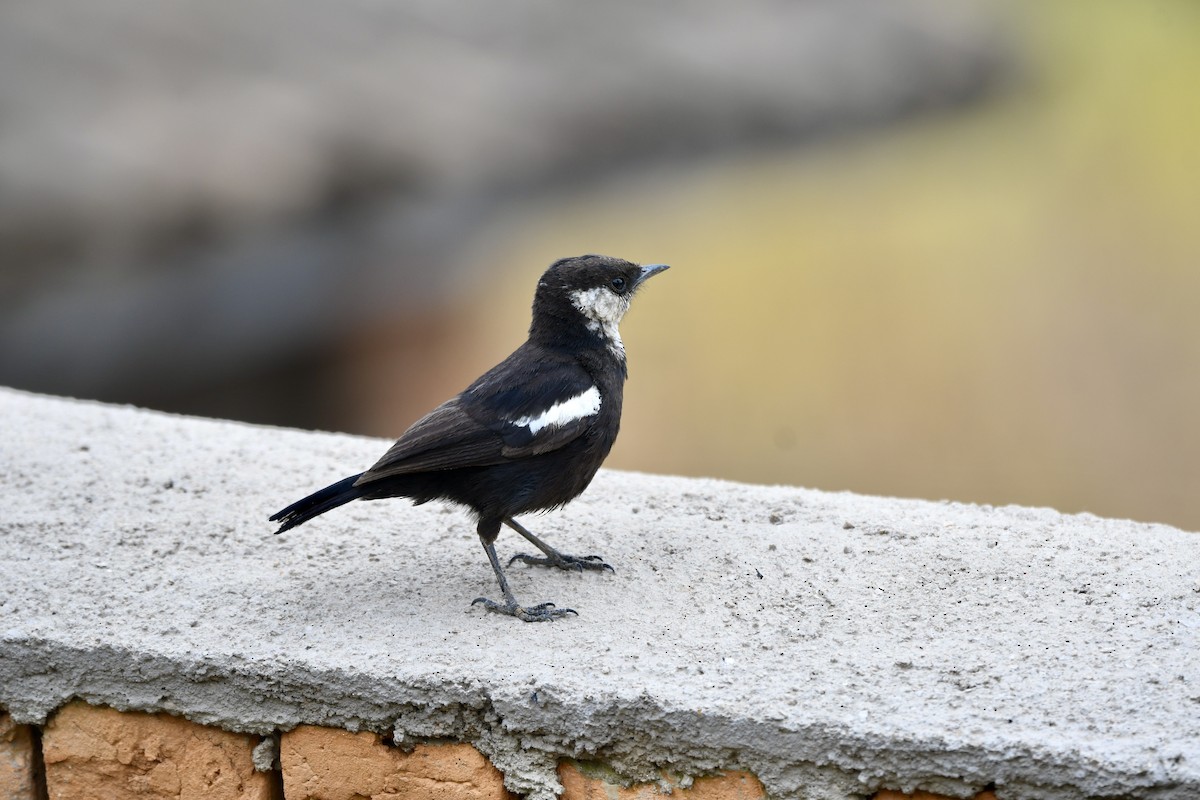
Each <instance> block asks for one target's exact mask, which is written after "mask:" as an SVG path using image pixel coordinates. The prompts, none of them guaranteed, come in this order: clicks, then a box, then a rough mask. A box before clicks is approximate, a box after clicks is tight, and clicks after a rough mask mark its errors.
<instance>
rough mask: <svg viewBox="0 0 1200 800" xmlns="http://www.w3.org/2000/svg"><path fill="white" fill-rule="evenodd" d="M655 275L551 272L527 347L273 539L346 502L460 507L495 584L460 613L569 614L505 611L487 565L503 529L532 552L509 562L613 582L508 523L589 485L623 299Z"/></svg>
mask: <svg viewBox="0 0 1200 800" xmlns="http://www.w3.org/2000/svg"><path fill="white" fill-rule="evenodd" d="M666 269H668V265H666V264H647V265H644V266H643V265H639V264H636V263H634V262H631V261H625V260H623V259H619V258H613V257H610V256H601V255H583V256H577V257H573V258H563V259H560V260H558V261H555V262H554V263H553V264H551V265H550V267H549V268H548V269H547V270H546V271H545V272H544V273H543V274H542V276H541V278H540V279H539V280H538V284H537V289H536V291H535V292H534V298H533V315H532V321H531V322H530V325H529V336H528V338H527V339H526V340H525V342H524V343H523V344H522V345H521V346H519V347H518V348H517V349H516V350H514V351H513V352H512V354H511V355H509V356H508V357H507V358H505V359H504V360H503V361H501V362H500V363H499V364H497V365H496V366H494V367H492V368H491V369H490V370H488V371H487V372H485V373H484V374H483V375H481V376H480V377H479V378H478V379H476V380H475V382H474V383H472V384H471V385H470V386H468V387H467V388H466V389H464V390H463V391H462V392H460V393H459V394H458V395H456V396H454V397H452V398H451V399H449V400H447V401H446V402H444V403H442V404H441V405H440V406H438V407H437V408H435V409H433V410H432V411H430V412H429V413H428V414H426V415H425V416H424V417H421V418H420V419H419V420H417V421H416V422H415V423H413V425H412V426H411V427H410V428H409V429H408V430H407V431H405V432H404V433H403V434H401V436H400V438H399V439H397V440H396V443H395V444H393V445H392V446H391V448H389V449H388V451H387V452H386V453H384V454H383V456H382V457H381V458H380V459H379V460H378V461H377V462H375V464H374V465H373V466H372V467H370V468H369V469H367V470H366V471H365V472H360V473H358V474H356V475H350V476H348V477H346V478H343V479H342V480H340V481H338V482H336V483H333V484H331V485H329V486H326V487H325V488H324V489H321V490H319V491H316V492H313V493H312V494H310V495H308V496H307V497H305V498H303V499H302V500H299V501H297V502H295V503H292V504H291V505H290V506H288V507H287V508H284V509H282V510H281V511H279V512H277V513H275V514H273V515H272V516H271V517H270V521H272V522H278V523H280V525H279V529H278V530H277V531H276V533H277V534H279V533H283V532H284V531H287V530H290V529H291V528H294V527H296V526H297V525H301V524H303V523H305V522H307V521H308V520H310V519H312V518H314V517H316V516H319V515H321V514H324V513H325V512H327V511H330V510H332V509H334V508H337V507H339V506H341V505H344V504H346V503H348V502H350V501H352V500H380V499H384V498H394V497H400V498H408V499H410V500H411V501H412V502H413V503H414V505H420V504H421V503H426V502H429V501H431V500H442V501H449V502H451V503H455V504H458V505H460V506H464V507H465V508H466V509H468V510H469V511H470V512H471V513H472V514H473V515H474V518H475V521H476V533H477V534H478V535H479V539H480V541H481V542H482V544H483V549H484V551H485V552H486V553H487V557H488V561H489V562H490V564H491V566H492V571H493V572H494V573H495V576H496V582H497V583H498V584H499V588H500V593H501V595H502V596H503V600H502V601H499V602H498V601H495V600H491V599H488V598H486V597H478V598H476V599H475V600H474V601H472V603H471V605H472V606H474V605H480V606H483V607H484V608H485V609H486V610H487V611H492V612H496V613H499V614H504V615H507V616H511V617H515V618H517V619H520V620H523V621H525V622H545V621H550V620H555V619H560V618H562V617H564V616H567V615H569V614H574V615H577V613H578V612H576V611H575V610H574V609H572V608H559V607H558V606H556V605H555V604H554V603H550V602H546V603H539V604H537V605H531V606H523V605H521V604H520V603H518V602H517V599H516V597H515V596H514V595H513V592H512V590H511V589H510V588H509V585H508V579H507V578H506V577H505V574H504V570H503V569H502V568H501V566H500V560H499V558H498V557H497V556H496V547H495V542H496V539H497V537H498V536H499V534H500V529H501V526H502V525H506V526H508V527H509V528H511V529H512V530H514V531H516V532H517V533H518V534H520V535H521V536H522V537H524V538H525V539H526V540H528V541H529V543H530V544H532V545H533V546H534V547H536V548H537V549H538V550H539V551H541V553H542V555H541V556H533V555H529V554H526V553H519V554H517V555H515V556H513V557H512V558H511V559H510V560H509V562H508V566H509V567H511V566H512V565H513V563H515V562H517V561H521V562H523V563H525V564H529V565H535V566H546V567H557V568H559V569H567V570H577V571H580V572H582V571H584V570H592V571H602V570H609V571H613V570H612V567H611V566H610V565H609V564H607V563H605V561H604V559H603V558H601V557H600V556H595V555H591V556H573V555H568V554H566V553H562V552H559V551H558V550H556V549H554V548H553V547H551V546H550V545H549V544H547V543H546V542H544V541H542V540H541V539H540V538H538V537H537V536H536V535H534V534H533V533H532V532H530V531H529V530H528V529H526V528H525V526H523V525H522V524H521V523H519V522H518V521H517V520H516V517H517V515H523V514H527V513H530V512H534V511H547V510H551V509H556V508H561V507H562V506H564V505H566V504H567V503H569V502H570V501H571V500H573V499H575V498H576V497H578V496H579V495H580V494H581V493H582V492H583V491H584V489H586V488H587V487H588V484H590V483H591V481H592V478H593V477H595V475H596V472H597V470H599V468H600V465H601V464H602V463H603V461H604V459H605V458H606V457H607V456H608V454H609V451H610V450H611V449H612V446H613V442H615V441H616V438H617V432H618V431H619V429H620V427H621V404H622V399H623V391H624V385H625V379H626V376H627V374H628V370H627V367H626V361H625V345H624V344H623V342H622V341H621V334H620V329H619V325H620V322H621V320H622V318H623V317H624V316H625V313H626V311H628V310H629V304H630V301H631V300H632V299H633V296H634V294H635V293H636V292H637V291H638V290H639V289H640V288H641V287H642V285H643V284H644V283H645V282H646V280H647V279H649V278H650V277H652V276H654V275H657V274H659V273H660V272H663V271H664V270H666Z"/></svg>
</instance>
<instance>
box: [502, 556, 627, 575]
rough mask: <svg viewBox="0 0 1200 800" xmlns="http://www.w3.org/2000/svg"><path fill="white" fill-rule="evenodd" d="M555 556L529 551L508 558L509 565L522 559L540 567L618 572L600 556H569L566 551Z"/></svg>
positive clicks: (577, 570)
mask: <svg viewBox="0 0 1200 800" xmlns="http://www.w3.org/2000/svg"><path fill="white" fill-rule="evenodd" d="M556 555H557V557H555V556H531V555H529V554H528V553H517V554H516V555H515V556H513V557H512V558H510V559H509V560H508V566H510V567H511V566H512V565H513V563H514V562H517V561H520V562H523V563H525V564H534V565H536V566H539V567H558V568H559V569H573V570H575V571H576V572H583V571H584V570H588V569H590V570H595V571H596V572H600V571H601V570H608V571H609V572H611V573H613V574H614V575H615V574H616V572H617V571H616V570H615V569H613V568H612V565H611V564H607V563H605V561H604V559H603V558H601V557H600V556H569V555H567V554H566V553H558V554H556Z"/></svg>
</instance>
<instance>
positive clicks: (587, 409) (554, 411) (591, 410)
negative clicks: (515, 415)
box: [512, 386, 600, 434]
mask: <svg viewBox="0 0 1200 800" xmlns="http://www.w3.org/2000/svg"><path fill="white" fill-rule="evenodd" d="M599 411H600V390H599V389H597V388H596V387H595V386H593V387H592V388H590V389H588V390H587V391H586V392H582V393H580V394H577V395H575V396H574V397H570V398H567V399H566V400H563V401H562V402H560V403H555V404H554V405H552V406H550V407H549V408H548V409H546V410H545V411H543V412H542V413H540V414H530V415H528V416H525V417H521V418H520V419H514V420H513V421H512V424H513V425H520V426H522V427H525V428H529V432H530V433H532V434H537V432H538V431H540V430H542V429H543V428H549V427H550V426H552V425H566V424H567V423H568V422H574V421H575V420H577V419H583V418H584V417H590V416H592V415H593V414H595V413H597V412H599Z"/></svg>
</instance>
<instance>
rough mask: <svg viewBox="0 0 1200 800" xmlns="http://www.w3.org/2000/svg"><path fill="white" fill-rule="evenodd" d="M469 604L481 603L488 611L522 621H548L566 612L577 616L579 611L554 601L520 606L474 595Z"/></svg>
mask: <svg viewBox="0 0 1200 800" xmlns="http://www.w3.org/2000/svg"><path fill="white" fill-rule="evenodd" d="M471 605H473V606H474V605H481V606H483V607H484V608H486V609H487V610H488V611H495V612H496V613H497V614H507V615H508V616H510V617H516V618H517V619H519V620H521V621H522V622H550V621H552V620H556V619H558V618H559V617H565V616H566V615H567V614H574V615H575V616H579V612H578V611H576V610H575V609H573V608H556V607H555V606H554V603H540V604H538V605H536V606H522V605H518V604H517V603H514V602H508V603H497V602H496V601H495V600H488V599H487V598H486V597H476V598H475V599H474V600H472V601H471Z"/></svg>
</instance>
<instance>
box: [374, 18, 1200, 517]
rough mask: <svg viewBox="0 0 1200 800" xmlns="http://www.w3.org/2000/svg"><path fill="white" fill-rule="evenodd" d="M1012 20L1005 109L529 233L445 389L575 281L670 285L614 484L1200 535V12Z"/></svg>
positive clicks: (475, 313) (709, 166)
mask: <svg viewBox="0 0 1200 800" xmlns="http://www.w3.org/2000/svg"><path fill="white" fill-rule="evenodd" d="M1010 11H1011V14H1012V18H1011V26H1012V30H1011V34H1012V36H1013V39H1014V42H1015V43H1016V46H1017V49H1018V51H1019V52H1018V55H1019V63H1020V64H1021V65H1022V66H1021V67H1020V69H1019V72H1018V74H1017V75H1015V76H1014V78H1013V79H1012V85H1011V86H1009V87H1007V89H1006V90H1004V91H1001V92H999V93H997V94H995V95H993V96H992V97H991V98H989V99H988V100H987V101H986V102H983V103H980V104H976V105H974V106H971V107H969V108H967V109H965V110H963V109H960V110H955V111H947V112H944V113H941V114H938V115H935V116H933V117H930V116H925V117H921V118H918V119H914V120H911V121H909V122H907V123H904V124H901V125H900V126H898V127H891V128H887V129H884V130H881V131H877V132H873V133H870V132H869V133H863V134H859V135H856V136H853V137H850V138H842V139H838V140H835V141H831V142H827V143H824V144H820V145H817V146H814V147H806V148H804V149H798V150H795V151H794V152H793V151H786V150H785V151H776V152H767V153H761V154H756V155H749V156H744V157H738V158H731V159H729V160H726V161H722V162H719V163H711V162H710V163H705V164H702V165H689V166H686V167H682V168H679V169H675V170H672V169H660V170H657V171H652V172H649V173H648V174H645V175H644V176H641V177H635V178H626V179H623V180H621V181H618V182H610V183H607V184H604V185H600V186H594V187H589V188H587V189H586V190H582V191H579V190H576V191H570V192H564V193H561V194H559V195H558V196H555V197H553V198H551V199H550V200H543V201H540V202H538V203H536V204H530V205H527V206H523V207H519V208H514V209H511V210H510V212H509V213H508V214H506V215H505V216H504V217H503V218H502V219H500V220H498V221H496V222H494V224H493V225H492V226H491V228H490V230H489V231H488V232H486V233H485V234H483V235H481V236H480V237H479V238H478V239H477V240H476V242H475V243H474V245H473V246H472V247H471V248H470V253H469V258H470V259H474V260H477V261H480V262H490V263H493V264H495V265H496V269H495V270H494V271H493V272H492V273H491V275H492V277H491V279H490V280H489V281H486V282H480V283H476V284H474V285H472V287H471V291H470V296H471V298H472V299H471V302H470V303H469V305H468V309H467V310H466V311H465V312H464V313H463V314H462V315H461V316H460V317H459V320H460V321H459V323H457V324H459V325H462V326H463V331H462V332H461V335H460V334H458V333H456V336H455V342H456V346H458V345H462V346H464V347H465V346H466V343H468V342H475V343H482V344H481V345H480V346H481V347H482V350H480V351H478V352H472V353H470V354H466V355H463V357H462V360H461V362H458V363H457V364H454V365H449V366H446V367H445V368H444V370H445V371H446V372H449V373H450V374H449V375H447V376H446V384H445V386H446V387H447V388H448V387H449V386H451V385H453V384H455V383H457V384H459V388H461V384H462V383H464V382H465V381H467V380H470V378H471V377H473V376H474V375H475V374H476V373H477V372H478V370H479V369H482V368H485V367H486V366H488V365H489V364H490V363H492V362H493V361H494V360H496V359H498V358H500V357H502V356H503V355H504V354H506V353H507V352H508V351H509V349H511V347H512V346H513V345H515V344H516V343H517V342H518V341H519V340H520V338H521V336H522V333H523V331H524V328H525V326H526V325H527V323H528V303H529V299H530V296H531V292H532V287H533V284H534V282H535V280H536V278H537V276H538V274H539V271H540V269H541V268H542V267H543V266H544V265H546V264H547V263H548V262H550V261H551V260H553V259H555V258H557V257H560V256H565V255H574V254H578V253H583V252H600V253H606V254H612V255H619V256H622V257H626V258H630V259H633V260H637V261H642V262H647V263H648V262H658V261H663V262H669V263H671V264H672V265H673V266H674V268H673V269H672V271H670V272H669V273H667V274H665V275H663V276H662V277H660V278H658V279H656V280H655V281H654V282H652V283H651V284H648V285H647V287H646V288H645V290H644V292H643V293H642V294H641V295H640V296H639V298H638V300H637V302H636V303H635V304H634V307H633V309H632V311H631V312H630V315H629V317H627V319H626V322H625V325H624V326H623V335H624V338H625V341H626V345H627V348H628V352H629V358H630V375H631V377H630V382H629V385H628V387H627V395H626V407H625V409H626V410H625V416H624V423H623V429H622V434H621V438H620V439H619V440H618V442H617V446H616V448H615V449H614V452H613V455H612V457H611V458H610V459H609V462H608V464H609V466H612V467H620V468H626V469H635V470H645V471H650V472H666V473H677V474H683V475H704V476H717V477H722V478H729V479H736V480H744V481H754V482H769V483H786V484H800V485H805V486H813V487H819V488H822V489H829V490H850V491H855V492H865V493H873V494H876V493H877V494H886V495H901V496H914V497H924V498H931V499H939V498H948V499H954V500H964V501H974V502H982V503H990V504H1007V503H1018V504H1029V505H1049V506H1053V507H1056V508H1059V509H1062V510H1066V511H1088V512H1093V513H1096V514H1099V515H1104V516H1116V517H1131V518H1136V519H1142V520H1151V521H1163V522H1169V523H1173V524H1176V525H1179V526H1183V527H1185V528H1188V529H1193V530H1195V529H1200V314H1198V313H1197V311H1198V310H1200V91H1198V90H1197V87H1200V4H1195V3H1186V2H1122V1H1121V0H1102V1H1094V0H1087V1H1086V2H1055V3H1041V2H1026V3H1023V4H1013V5H1012V6H1011V8H1010ZM456 379H459V380H457V381H456ZM397 380H402V379H399V378H398V379H397ZM375 388H378V387H375ZM371 394H372V396H373V397H375V398H377V399H379V400H380V401H382V403H381V404H378V405H377V404H375V403H372V402H371V401H370V400H366V401H364V410H363V414H364V417H363V418H364V420H365V421H366V424H367V426H368V427H369V428H371V429H372V430H374V431H378V432H381V433H382V432H383V429H385V428H387V427H388V424H389V423H388V420H389V419H390V420H391V423H392V425H391V430H392V432H396V431H397V430H398V425H399V423H401V422H402V421H401V420H395V419H394V418H392V417H391V415H390V413H389V407H388V406H387V405H386V398H387V397H388V393H387V392H386V391H374V392H372V393H371ZM431 396H432V395H431ZM403 424H407V421H403Z"/></svg>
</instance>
